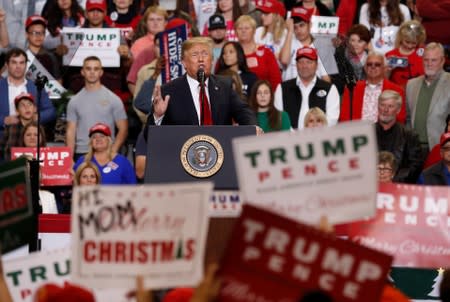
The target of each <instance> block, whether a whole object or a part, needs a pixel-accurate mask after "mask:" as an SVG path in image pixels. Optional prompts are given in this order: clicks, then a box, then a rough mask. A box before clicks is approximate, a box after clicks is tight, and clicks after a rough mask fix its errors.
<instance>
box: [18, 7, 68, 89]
mask: <svg viewBox="0 0 450 302" xmlns="http://www.w3.org/2000/svg"><path fill="white" fill-rule="evenodd" d="M46 28H47V21H46V20H45V19H44V18H42V17H41V16H39V15H33V16H30V17H28V18H27V20H26V22H25V31H26V39H27V45H28V49H27V50H26V51H27V55H28V58H29V60H30V61H34V60H37V61H39V63H41V65H42V66H43V67H44V68H45V69H46V70H47V71H48V72H49V73H50V74H51V75H52V76H53V78H54V79H55V80H58V81H61V66H60V63H59V60H58V59H57V58H56V56H55V55H54V54H53V53H52V52H50V51H48V50H47V49H45V48H44V47H43V44H44V40H45V30H46ZM30 63H32V62H30Z"/></svg>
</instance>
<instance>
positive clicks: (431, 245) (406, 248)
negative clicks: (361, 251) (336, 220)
mask: <svg viewBox="0 0 450 302" xmlns="http://www.w3.org/2000/svg"><path fill="white" fill-rule="evenodd" d="M449 197H450V189H449V188H448V187H440V186H416V185H401V184H380V187H379V190H378V196H377V214H376V216H375V217H374V218H373V219H370V220H366V221H361V222H355V223H351V224H348V225H347V233H348V235H349V236H350V237H351V238H352V239H353V240H354V241H356V242H359V243H361V244H363V245H366V246H368V247H372V248H376V249H378V250H381V251H384V252H386V253H388V254H391V255H394V256H395V258H394V266H408V267H423V268H436V267H448V266H450V232H449V231H450V217H449V215H448V212H449V199H450V198H449Z"/></svg>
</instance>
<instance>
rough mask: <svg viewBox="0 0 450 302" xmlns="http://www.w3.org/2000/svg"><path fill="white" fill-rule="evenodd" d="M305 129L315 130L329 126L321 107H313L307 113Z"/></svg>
mask: <svg viewBox="0 0 450 302" xmlns="http://www.w3.org/2000/svg"><path fill="white" fill-rule="evenodd" d="M304 126H305V128H315V127H323V126H328V120H327V116H326V114H325V112H323V110H322V109H320V108H319V107H313V108H311V109H309V110H308V112H306V115H305V123H304Z"/></svg>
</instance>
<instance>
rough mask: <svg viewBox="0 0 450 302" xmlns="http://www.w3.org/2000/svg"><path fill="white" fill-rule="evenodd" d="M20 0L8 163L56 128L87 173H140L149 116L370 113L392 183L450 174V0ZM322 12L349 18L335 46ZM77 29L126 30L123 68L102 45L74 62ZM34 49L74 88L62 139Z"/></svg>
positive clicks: (78, 171)
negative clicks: (167, 72) (33, 1)
mask: <svg viewBox="0 0 450 302" xmlns="http://www.w3.org/2000/svg"><path fill="white" fill-rule="evenodd" d="M10 2H11V1H9V0H5V1H2V0H0V50H1V60H0V68H1V72H2V76H1V77H0V161H2V162H3V161H7V160H10V158H11V148H13V147H36V146H37V145H38V144H37V142H38V141H39V144H40V146H45V144H46V140H47V141H48V143H53V144H54V145H58V144H64V145H66V146H68V147H69V148H70V150H71V151H72V152H73V156H74V157H73V160H74V161H73V163H74V165H73V171H72V173H73V175H74V185H88V184H136V183H138V182H141V181H142V180H143V178H144V175H145V173H148V171H145V165H146V163H145V159H146V155H147V154H146V147H147V144H146V140H147V134H146V129H147V127H146V126H147V125H161V126H164V125H236V124H237V125H255V126H257V127H256V128H257V133H258V134H262V133H267V132H272V131H303V129H305V128H309V127H322V128H323V130H324V131H326V128H327V127H332V126H335V125H336V124H338V123H341V122H347V121H352V120H366V121H369V122H372V123H374V124H375V129H376V136H377V142H378V151H379V157H378V159H374V161H376V160H378V177H379V181H380V182H400V183H410V184H416V183H417V184H425V185H450V132H449V130H450V89H449V87H450V73H449V72H447V70H448V69H449V67H450V64H449V57H448V53H449V49H450V32H449V31H446V30H445V28H448V26H449V25H450V13H449V10H448V8H449V7H450V1H449V0H440V1H427V0H413V1H400V0H369V1H362V0H347V1H344V0H341V1H320V0H284V1H279V0H257V1H253V0H239V1H238V0H206V1H198V0H186V1H175V0H161V1H158V0H112V1H111V0H84V1H76V0H47V1H45V3H44V5H43V7H42V10H39V11H37V10H36V9H33V8H32V7H31V6H30V5H28V4H25V3H26V2H27V1H22V2H20V4H16V5H12V4H11V3H10ZM22 3H23V4H22ZM21 5H23V6H22V7H21ZM313 16H323V17H327V16H337V17H339V29H338V35H337V36H336V37H335V38H334V39H333V50H332V52H333V53H334V57H333V58H325V57H323V56H321V51H319V50H318V49H317V45H316V44H317V39H316V37H315V35H314V33H313V32H312V29H313V19H314V18H313ZM183 24H184V25H185V26H186V28H187V33H188V39H187V40H186V41H185V42H184V43H183V46H182V59H181V61H182V62H181V63H182V64H183V66H184V69H185V71H186V73H185V74H184V75H183V76H181V77H179V78H177V79H173V80H172V81H170V82H168V83H166V84H164V85H162V80H161V70H162V69H163V68H165V64H166V63H167V61H168V59H169V58H165V57H164V56H163V55H161V53H160V51H159V49H160V43H161V41H160V39H161V33H162V32H164V31H165V30H168V29H172V28H174V27H177V26H180V25H183ZM70 27H71V28H89V29H96V28H97V29H101V28H119V29H120V33H121V38H120V46H119V47H118V49H117V52H118V54H119V57H120V66H119V67H104V66H103V65H102V58H101V57H100V58H99V57H97V56H86V57H85V58H84V60H83V64H82V66H81V67H68V66H63V58H64V57H65V56H67V55H68V48H67V46H66V45H65V44H64V43H63V41H64V33H63V32H64V29H65V28H70ZM33 61H38V62H39V63H40V65H42V68H44V69H45V70H46V71H47V72H48V74H49V75H51V77H52V79H54V80H56V81H57V82H59V83H60V84H61V85H62V86H63V87H64V88H66V89H67V90H68V92H69V94H71V97H70V101H69V102H68V105H67V109H66V111H65V112H64V113H63V115H64V121H65V123H66V124H65V125H66V126H65V140H64V142H63V143H61V142H59V143H58V144H56V143H55V142H53V141H52V140H53V139H54V136H53V135H52V132H53V129H54V127H55V121H56V119H61V118H62V117H61V116H60V115H61V114H57V112H56V110H55V106H57V105H58V100H55V99H54V100H53V102H52V100H50V98H49V95H48V94H47V92H46V91H45V90H43V91H42V94H41V95H40V96H38V87H37V85H36V84H35V82H34V81H32V80H31V79H30V78H29V77H28V76H27V69H28V66H29V63H31V62H33ZM330 62H332V63H335V66H337V70H338V72H335V71H334V72H329V71H331V70H335V68H333V66H331V65H332V64H331V63H330ZM330 64H331V65H330ZM199 71H202V72H203V73H204V75H205V77H204V79H205V80H204V82H200V81H199V78H198V73H199ZM39 123H40V124H39ZM136 124H138V125H142V126H143V127H142V128H141V127H139V126H138V127H132V126H133V125H136ZM39 127H43V128H39ZM38 128H39V129H40V131H39V132H40V134H41V137H40V138H39V139H38V138H37V137H38V134H37V133H38V131H37V130H36V129H38ZM141 129H142V131H141ZM139 131H141V132H140V133H139ZM46 132H47V133H46ZM45 133H46V134H45ZM138 133H139V135H138ZM126 144H131V145H132V146H133V147H134V146H135V148H136V152H135V154H133V156H131V158H130V157H129V156H128V157H127V156H125V154H123V153H124V145H126ZM66 189H67V188H66ZM56 191H57V193H58V194H60V193H61V192H63V193H64V194H65V193H67V192H66V191H67V190H56ZM56 202H57V203H58V209H59V212H61V211H62V208H63V207H62V206H61V205H60V202H61V201H60V200H59V196H57V198H56ZM52 211H53V212H54V211H55V210H52Z"/></svg>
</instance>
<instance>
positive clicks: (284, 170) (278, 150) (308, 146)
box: [244, 135, 368, 183]
mask: <svg viewBox="0 0 450 302" xmlns="http://www.w3.org/2000/svg"><path fill="white" fill-rule="evenodd" d="M367 143H368V137H367V136H366V135H355V136H352V137H351V139H350V140H346V139H345V138H336V139H333V140H329V139H326V140H322V141H321V142H308V143H301V144H300V143H299V144H295V145H293V146H291V147H290V148H289V149H288V148H286V147H273V148H269V149H268V150H267V152H265V153H261V151H259V150H255V151H248V152H246V153H245V154H244V156H245V158H247V159H248V161H249V163H250V166H251V167H252V168H255V169H258V168H259V167H260V166H262V164H261V163H262V158H264V162H267V163H268V164H269V165H270V170H269V169H264V170H261V171H260V172H259V174H258V178H259V182H260V183H263V182H266V181H268V180H270V178H271V177H272V176H273V174H278V175H279V176H280V177H281V178H282V179H291V178H294V177H295V176H297V175H298V174H300V175H304V176H315V175H317V174H318V173H320V172H321V171H319V167H318V165H317V163H315V162H313V161H312V160H314V158H315V156H316V155H317V153H319V152H320V153H321V155H322V156H323V157H324V158H330V159H329V160H328V161H327V163H326V165H325V167H326V168H325V169H326V171H323V172H328V173H336V172H339V171H341V170H358V169H360V165H359V157H357V156H355V157H349V158H348V159H347V160H346V162H344V163H342V162H339V161H338V160H336V159H335V158H333V157H335V156H339V155H347V156H348V155H351V154H355V155H357V154H358V152H359V151H360V150H361V149H362V148H363V147H364V146H366V145H367ZM302 162H304V163H305V165H303V166H302V167H301V169H300V171H299V170H298V169H293V168H292V165H296V167H298V166H297V164H298V163H302ZM289 165H291V166H289ZM275 167H280V168H279V170H278V171H277V170H274V168H275ZM273 171H275V172H273Z"/></svg>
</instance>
